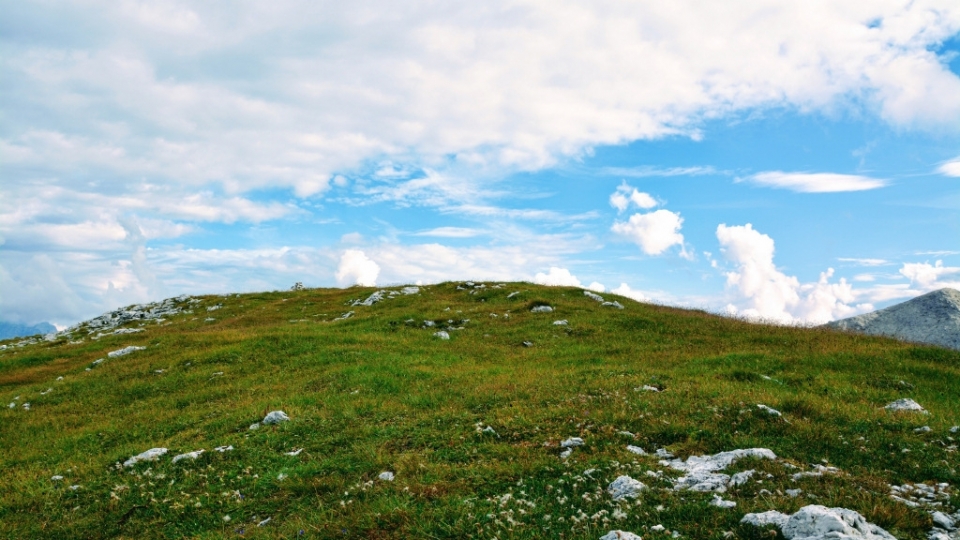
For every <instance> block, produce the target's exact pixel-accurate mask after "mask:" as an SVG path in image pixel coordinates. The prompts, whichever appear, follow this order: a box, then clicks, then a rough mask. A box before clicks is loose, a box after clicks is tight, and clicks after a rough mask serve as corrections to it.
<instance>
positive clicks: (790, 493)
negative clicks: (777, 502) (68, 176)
mask: <svg viewBox="0 0 960 540" xmlns="http://www.w3.org/2000/svg"><path fill="white" fill-rule="evenodd" d="M785 492H786V494H787V495H788V496H790V497H799V496H800V494H801V493H803V490H802V489H799V488H797V489H787V490H785Z"/></svg>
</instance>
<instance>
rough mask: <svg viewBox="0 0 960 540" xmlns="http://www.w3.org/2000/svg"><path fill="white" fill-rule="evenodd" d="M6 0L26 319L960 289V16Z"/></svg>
mask: <svg viewBox="0 0 960 540" xmlns="http://www.w3.org/2000/svg"><path fill="white" fill-rule="evenodd" d="M836 4H838V3H835V2H793V3H784V2H772V1H769V2H768V1H762V0H757V1H752V2H739V3H737V5H736V7H733V6H730V5H727V4H724V5H722V6H721V5H717V6H706V7H705V6H703V4H702V3H698V2H671V3H666V4H665V3H662V2H629V3H625V4H611V3H596V4H585V3H577V4H574V3H566V2H488V3H483V5H465V6H456V5H437V4H434V3H419V2H409V3H404V6H403V7H402V8H400V7H398V6H397V5H396V4H395V3H379V2H367V3H362V4H355V5H350V6H343V5H340V4H338V3H333V2H276V3H270V4H269V5H267V4H263V3H257V2H230V3H215V2H214V3H203V4H199V5H196V4H191V3H186V2H166V1H153V2H134V1H126V2H82V3H81V2H76V3H71V2H58V3H56V4H48V3H46V2H27V3H22V2H3V12H4V13H5V16H4V17H3V18H2V19H0V51H2V54H0V81H2V83H0V84H2V85H3V92H2V94H0V95H2V98H0V114H2V121H0V174H2V178H3V181H2V182H0V319H2V320H9V321H14V322H21V323H36V322H39V321H50V322H53V323H55V324H57V325H60V326H64V325H69V324H72V323H74V322H77V321H79V320H81V319H83V318H88V317H91V316H95V315H97V314H99V313H102V312H104V311H106V310H108V309H112V308H114V307H117V306H121V305H127V304H131V303H138V302H145V301H151V300H157V299H161V298H164V297H168V296H173V295H178V294H182V293H188V294H197V293H221V292H229V291H237V292H240V291H255V290H274V289H284V288H288V287H289V286H290V285H292V284H293V283H294V282H295V281H302V282H303V283H304V284H306V285H308V286H324V287H327V286H337V287H343V286H350V285H353V284H356V283H361V284H366V285H370V284H376V285H390V284H399V283H418V282H419V283H434V282H438V281H445V280H457V279H460V280H466V279H474V280H528V281H536V282H540V283H547V284H563V285H580V286H583V287H592V288H595V289H597V290H605V291H615V292H618V293H621V294H626V295H628V296H632V297H634V298H637V299H642V300H649V301H656V302H663V303H668V304H675V305H683V306H692V307H698V308H705V309H709V310H712V311H716V312H723V313H731V314H739V315H744V316H748V317H759V318H764V319H771V320H777V321H782V322H790V323H819V322H824V321H827V320H831V319H835V318H840V317H846V316H850V315H854V314H858V313H862V312H865V311H869V310H871V309H875V308H879V307H883V306H886V305H890V304H892V303H894V302H899V301H902V300H905V299H908V298H910V297H913V296H916V295H919V294H922V293H925V292H928V291H931V290H935V289H937V288H940V287H954V288H960V7H958V6H957V4H956V2H952V1H942V2H941V1H935V0H931V1H926V2H907V1H893V0H891V1H883V2H870V3H850V4H869V5H836Z"/></svg>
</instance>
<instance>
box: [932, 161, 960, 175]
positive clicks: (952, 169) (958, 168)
mask: <svg viewBox="0 0 960 540" xmlns="http://www.w3.org/2000/svg"><path fill="white" fill-rule="evenodd" d="M937 172H938V173H940V174H942V175H944V176H952V177H954V178H957V177H960V157H957V158H956V159H951V160H950V161H947V162H946V163H943V164H941V165H940V166H939V167H937Z"/></svg>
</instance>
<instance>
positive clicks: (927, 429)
mask: <svg viewBox="0 0 960 540" xmlns="http://www.w3.org/2000/svg"><path fill="white" fill-rule="evenodd" d="M913 432H914V433H930V426H923V427H918V428H917V429H915V430H913Z"/></svg>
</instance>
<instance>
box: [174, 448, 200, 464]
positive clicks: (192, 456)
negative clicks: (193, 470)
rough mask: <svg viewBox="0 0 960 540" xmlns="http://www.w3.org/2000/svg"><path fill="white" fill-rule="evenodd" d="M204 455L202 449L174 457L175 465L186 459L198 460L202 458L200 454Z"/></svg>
mask: <svg viewBox="0 0 960 540" xmlns="http://www.w3.org/2000/svg"><path fill="white" fill-rule="evenodd" d="M202 453H203V449H200V450H194V451H193V452H187V453H186V454H180V455H176V456H173V463H176V462H178V461H183V460H185V459H191V460H192V459H197V458H198V457H200V454H202Z"/></svg>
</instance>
